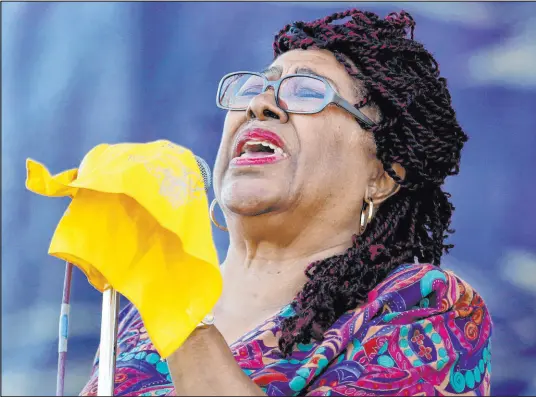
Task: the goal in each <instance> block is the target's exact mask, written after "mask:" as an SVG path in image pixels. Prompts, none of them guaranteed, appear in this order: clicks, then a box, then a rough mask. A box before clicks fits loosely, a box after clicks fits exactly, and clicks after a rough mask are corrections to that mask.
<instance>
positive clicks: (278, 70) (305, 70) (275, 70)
mask: <svg viewBox="0 0 536 397" xmlns="http://www.w3.org/2000/svg"><path fill="white" fill-rule="evenodd" d="M261 74H264V75H270V74H275V75H277V76H279V77H280V76H281V75H282V74H283V68H282V67H281V66H271V67H269V68H266V69H264V70H263V71H262V72H261ZM293 74H308V75H311V76H316V77H322V78H324V79H326V80H327V81H329V82H330V83H331V85H332V86H333V87H334V88H335V89H336V90H337V91H338V90H339V86H338V85H337V83H335V82H334V81H333V80H332V79H330V78H329V77H326V76H322V75H321V74H318V73H317V72H315V71H314V70H313V69H311V68H309V67H306V66H298V67H297V68H296V69H295V70H294V72H293Z"/></svg>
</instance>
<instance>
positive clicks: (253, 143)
mask: <svg viewBox="0 0 536 397" xmlns="http://www.w3.org/2000/svg"><path fill="white" fill-rule="evenodd" d="M254 145H262V146H265V147H269V148H270V149H272V150H273V151H274V153H279V154H281V155H284V154H285V152H283V149H281V148H280V147H278V146H276V145H274V144H272V143H270V142H266V141H247V142H246V144H245V145H244V148H243V150H242V151H243V152H245V151H246V149H247V147H248V146H254Z"/></svg>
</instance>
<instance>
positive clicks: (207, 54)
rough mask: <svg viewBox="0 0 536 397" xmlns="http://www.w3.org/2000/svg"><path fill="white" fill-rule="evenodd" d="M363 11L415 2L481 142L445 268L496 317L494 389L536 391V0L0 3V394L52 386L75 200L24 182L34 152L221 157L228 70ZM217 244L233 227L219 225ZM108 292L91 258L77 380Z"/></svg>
mask: <svg viewBox="0 0 536 397" xmlns="http://www.w3.org/2000/svg"><path fill="white" fill-rule="evenodd" d="M350 6H357V7H359V8H363V9H367V10H371V11H376V12H379V13H380V14H381V15H382V16H385V15H387V13H388V12H390V11H395V10H397V11H398V10H401V9H405V10H407V11H409V12H411V13H412V14H413V16H414V18H415V19H416V21H417V29H416V38H417V39H418V40H420V41H422V42H423V43H424V44H425V45H426V47H427V48H429V49H430V50H431V51H432V52H433V53H434V54H435V56H436V57H437V59H438V61H439V63H440V65H441V69H442V73H443V75H445V76H446V77H447V78H448V79H449V85H450V88H451V92H452V95H453V101H454V106H455V109H456V110H457V112H458V115H459V119H460V121H461V124H462V125H463V126H464V128H465V129H466V131H467V133H468V134H469V135H470V137H471V140H470V141H469V143H468V144H467V146H466V148H465V149H464V153H463V159H462V168H461V174H460V175H459V176H458V177H457V178H453V179H452V180H450V181H449V182H448V190H449V191H450V192H451V193H452V194H453V200H454V203H455V205H456V207H457V209H456V214H455V217H454V227H455V228H456V229H457V234H456V235H455V237H454V238H453V242H454V243H455V244H456V248H455V249H454V250H453V252H452V254H451V255H450V256H449V257H446V258H445V259H444V267H446V268H450V269H452V270H454V271H456V272H457V273H458V274H459V275H460V276H461V277H463V278H465V279H466V280H467V281H469V282H470V283H471V284H472V285H473V286H474V287H475V288H477V289H478V290H479V291H480V292H481V293H482V295H483V296H484V298H485V300H486V302H487V304H488V305H489V307H490V309H491V311H492V314H493V318H494V322H495V334H494V344H493V374H492V393H493V394H494V395H506V394H513V395H530V394H532V395H535V394H536V380H535V379H536V378H535V377H534V374H536V333H535V332H534V330H535V325H536V320H535V314H536V310H535V303H536V229H535V228H534V224H535V221H536V213H535V209H534V202H535V200H536V185H535V183H534V181H535V178H534V169H535V166H536V4H535V3H364V4H357V3H356V4H350V3H308V4H307V3H61V2H59V3H39V2H38V3H4V4H2V99H3V103H2V115H3V118H2V360H3V363H2V364H3V365H2V394H3V395H6V394H11V395H37V394H41V393H44V394H48V395H51V394H54V390H55V375H56V359H57V358H56V357H57V356H56V351H57V333H58V319H59V308H60V302H61V290H62V283H63V272H64V265H63V263H61V262H60V261H58V260H56V259H54V258H51V257H48V256H47V248H48V244H49V241H50V238H51V236H52V233H53V231H54V228H55V226H56V224H57V222H58V220H59V219H60V217H61V216H62V214H63V211H64V209H65V207H66V205H67V203H68V202H67V201H66V200H64V199H50V198H44V197H40V196H37V195H34V194H32V193H30V192H28V191H26V190H25V187H24V181H25V159H26V158H27V157H32V158H34V159H36V160H38V161H41V162H43V163H44V164H45V165H47V166H48V167H49V169H50V170H51V171H52V172H54V173H55V172H59V171H62V170H64V169H67V168H72V167H76V166H77V165H78V164H79V162H80V161H81V159H82V157H83V156H84V154H85V153H87V152H88V151H89V150H90V149H91V148H92V147H94V146H95V145H97V144H99V143H102V142H108V143H117V142H122V141H150V140H155V139H160V138H164V139H169V140H172V141H175V142H177V143H179V144H181V145H184V146H187V147H190V148H191V149H192V150H194V152H195V153H197V154H198V155H200V156H202V157H204V158H205V159H206V160H207V161H208V162H209V164H213V163H214V159H215V155H216V151H217V146H218V142H219V138H220V134H221V130H222V124H223V119H224V115H225V114H224V112H223V111H221V110H219V109H217V108H216V106H215V104H214V98H215V91H216V87H217V84H218V81H219V79H220V77H221V76H222V75H223V74H225V73H228V72H231V71H235V70H243V69H252V70H255V69H260V68H262V67H264V66H265V65H266V64H268V63H269V62H270V61H271V56H272V50H271V42H272V39H273V35H274V34H275V33H276V32H277V31H278V30H279V29H280V28H281V27H282V26H284V25H285V24H286V23H288V22H290V21H293V20H304V19H305V20H309V19H313V18H318V17H321V16H324V15H326V14H328V13H331V12H334V11H341V10H343V9H346V8H348V7H350ZM214 236H215V239H216V243H217V246H218V249H219V253H220V257H223V256H224V255H225V250H226V246H227V243H228V241H227V236H226V235H225V234H224V233H223V232H221V231H219V230H217V229H215V230H214ZM100 305H101V296H100V294H99V293H97V291H95V290H93V289H92V288H91V287H90V286H89V284H88V283H87V281H86V280H85V278H84V277H83V276H82V274H81V273H80V272H79V271H75V276H74V285H73V292H72V316H71V339H70V343H69V348H70V350H69V361H68V367H67V388H66V392H67V393H78V391H79V390H80V389H81V387H82V386H83V384H84V383H85V381H86V380H87V377H88V374H89V370H90V364H91V360H92V358H93V355H94V353H95V349H96V347H97V344H98V339H99V329H100Z"/></svg>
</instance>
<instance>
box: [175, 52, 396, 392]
mask: <svg viewBox="0 0 536 397" xmlns="http://www.w3.org/2000/svg"><path fill="white" fill-rule="evenodd" d="M272 67H274V68H271V69H272V70H271V71H270V72H268V73H267V77H268V78H269V79H278V78H280V77H281V75H287V74H293V73H295V72H296V69H298V68H309V69H312V70H313V71H315V72H316V73H317V74H318V75H320V76H323V77H326V78H327V79H328V80H330V81H331V82H332V86H333V88H334V89H335V90H336V91H337V92H338V93H339V94H340V95H341V96H342V97H343V98H345V99H347V100H348V101H349V102H350V103H357V102H359V100H360V99H361V97H360V95H359V92H360V90H359V86H357V87H356V81H355V80H354V79H352V77H350V76H349V75H348V73H347V72H346V70H345V69H344V67H343V66H342V65H341V64H340V63H339V62H338V61H337V60H336V59H335V57H334V56H333V55H332V54H331V53H330V52H329V51H325V50H293V51H289V52H287V53H285V54H283V55H282V56H280V57H279V58H277V59H276V60H275V61H274V63H273V64H272ZM356 88H357V89H356ZM361 110H362V111H363V113H365V114H366V115H367V116H368V117H369V118H371V119H372V120H374V121H378V120H379V117H380V116H379V114H378V113H377V112H376V111H375V110H374V109H372V108H370V107H365V108H363V109H361ZM255 127H260V128H263V129H266V130H270V131H272V132H274V133H276V134H277V135H279V137H280V138H281V139H282V140H283V141H284V143H285V152H286V153H287V154H288V158H287V159H285V160H283V161H280V162H277V163H273V164H268V165H260V166H250V167H231V166H230V165H229V162H230V161H231V160H232V158H233V148H234V143H235V139H237V137H238V136H239V135H240V134H241V133H242V132H243V131H244V130H245V129H246V128H255ZM398 171H399V172H400V174H401V175H403V169H401V167H397V172H398ZM214 189H215V193H216V198H217V200H218V202H219V203H220V207H221V209H222V210H223V213H224V215H225V220H226V223H227V227H228V229H229V235H230V246H229V250H228V254H227V258H226V259H225V261H224V263H223V275H224V291H223V294H222V297H221V299H220V301H219V303H218V305H217V306H216V308H215V316H216V325H215V326H211V327H209V328H207V329H201V330H196V331H195V332H194V333H193V334H192V336H191V337H190V338H189V339H188V341H187V342H186V343H185V344H184V345H183V346H182V347H181V348H180V349H178V350H177V351H176V352H175V353H174V354H173V355H172V356H171V357H169V359H168V363H169V366H170V370H171V374H172V378H173V382H174V385H175V388H176V391H177V395H225V394H224V393H226V394H227V395H263V393H262V391H261V390H260V389H259V388H258V387H257V386H256V385H255V384H254V383H253V382H252V381H251V380H250V379H249V378H248V377H247V376H246V375H245V374H244V373H243V372H242V370H241V369H240V368H239V366H238V365H237V364H236V362H235V360H234V357H233V355H232V353H231V351H230V349H229V347H228V346H229V344H231V343H232V342H234V341H235V340H236V339H237V338H238V337H239V336H241V335H242V334H244V333H245V332H247V331H249V330H251V329H252V328H254V327H255V326H256V325H258V324H259V323H260V322H261V321H263V320H265V319H266V318H268V317H270V316H272V315H273V314H275V313H276V312H277V311H278V310H279V309H280V308H281V307H282V306H284V305H286V304H288V303H289V302H290V301H291V300H292V299H293V297H294V296H295V295H296V294H297V292H298V291H299V290H300V289H301V288H302V287H303V285H304V283H305V282H306V277H305V275H304V269H305V268H306V267H307V265H309V264H310V263H311V262H314V261H316V260H320V259H323V258H326V257H329V256H332V255H335V254H338V253H341V252H344V251H345V250H346V249H348V248H349V247H350V246H351V244H352V236H353V235H354V234H356V233H357V231H358V228H359V219H360V214H361V210H362V208H363V200H364V198H365V197H368V198H370V199H372V200H373V202H374V205H375V207H376V208H377V207H378V206H379V205H380V204H381V202H383V201H384V200H385V199H387V198H388V197H389V196H391V195H392V194H394V193H395V192H396V191H397V189H396V184H395V183H394V181H393V180H392V179H391V177H389V176H388V175H387V174H386V173H385V172H384V171H383V167H382V165H381V163H380V161H379V160H377V158H376V156H375V145H374V141H373V138H372V136H371V134H370V133H369V132H367V131H365V130H363V129H362V128H361V127H360V126H359V124H358V123H357V122H356V121H355V119H354V118H353V116H351V115H350V114H349V113H347V112H346V111H344V110H343V109H340V108H338V107H337V106H335V105H329V106H328V107H327V108H326V109H324V110H323V111H322V112H320V113H318V114H314V115H299V114H286V113H285V112H284V111H283V110H281V109H279V108H278V107H277V106H276V103H275V98H274V93H273V91H272V90H271V89H269V90H268V91H267V92H265V93H263V94H260V95H258V96H256V97H255V98H253V100H252V101H251V103H250V107H249V108H248V109H247V110H246V111H231V112H229V113H228V115H227V118H226V120H225V125H224V131H223V136H222V140H221V144H220V147H219V151H218V157H217V160H216V166H215V169H214Z"/></svg>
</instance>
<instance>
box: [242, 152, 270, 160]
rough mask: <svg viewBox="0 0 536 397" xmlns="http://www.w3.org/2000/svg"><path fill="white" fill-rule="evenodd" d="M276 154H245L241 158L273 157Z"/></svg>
mask: <svg viewBox="0 0 536 397" xmlns="http://www.w3.org/2000/svg"><path fill="white" fill-rule="evenodd" d="M273 155H274V153H270V152H249V151H248V152H245V153H244V154H243V155H242V156H240V158H249V159H251V158H259V157H268V156H273Z"/></svg>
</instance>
